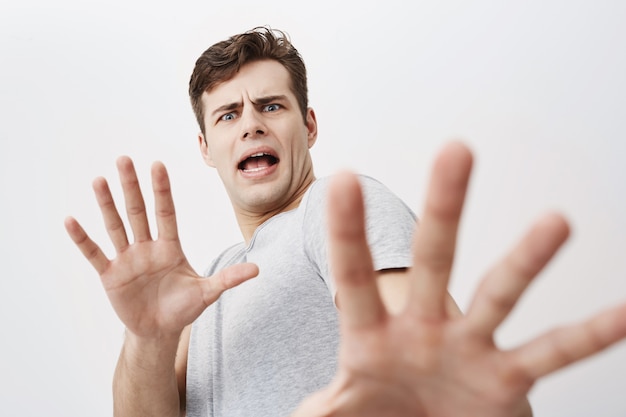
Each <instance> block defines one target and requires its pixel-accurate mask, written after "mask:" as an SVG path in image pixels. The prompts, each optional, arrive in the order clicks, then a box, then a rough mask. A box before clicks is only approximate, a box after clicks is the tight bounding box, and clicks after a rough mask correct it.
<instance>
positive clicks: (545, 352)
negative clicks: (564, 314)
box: [508, 304, 626, 380]
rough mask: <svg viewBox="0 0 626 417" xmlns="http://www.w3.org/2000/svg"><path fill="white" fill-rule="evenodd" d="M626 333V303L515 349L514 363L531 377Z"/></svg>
mask: <svg viewBox="0 0 626 417" xmlns="http://www.w3.org/2000/svg"><path fill="white" fill-rule="evenodd" d="M624 337H626V304H624V305H621V306H619V307H616V308H613V309H611V310H607V311H605V312H603V313H600V314H598V315H596V316H595V317H593V318H592V319H590V320H588V321H586V322H584V323H581V324H577V325H573V326H569V327H564V328H560V329H556V330H553V331H552V332H550V333H547V334H545V335H543V336H540V337H539V338H537V339H535V340H533V341H531V342H529V343H527V344H525V345H524V346H521V347H519V348H517V349H515V350H513V351H511V352H508V353H509V354H510V355H511V357H512V363H516V364H518V366H519V368H520V369H522V370H523V372H524V373H525V374H526V375H527V376H528V377H529V378H531V379H533V380H536V379H538V378H540V377H542V376H545V375H547V374H549V373H552V372H554V371H556V370H558V369H561V368H563V367H565V366H567V365H569V364H571V363H574V362H577V361H579V360H581V359H583V358H586V357H588V356H590V355H593V354H594V353H598V352H600V351H601V350H603V349H605V348H607V347H609V346H611V345H612V344H614V343H615V342H618V341H620V340H622V339H624Z"/></svg>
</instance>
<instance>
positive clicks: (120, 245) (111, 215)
mask: <svg viewBox="0 0 626 417" xmlns="http://www.w3.org/2000/svg"><path fill="white" fill-rule="evenodd" d="M93 190H94V192H95V193H96V201H97V202H98V205H99V206H100V212H101V213H102V218H103V219H104V226H105V227H106V230H107V233H108V234H109V237H110V238H111V242H113V247H115V250H116V251H117V252H120V251H122V250H123V249H124V248H126V247H127V246H128V236H127V235H126V229H125V228H124V223H123V222H122V218H121V217H120V215H119V213H118V211H117V208H116V207H115V202H114V201H113V197H112V196H111V190H110V189H109V184H108V183H107V181H106V180H105V179H104V178H102V177H99V178H96V179H95V180H94V181H93Z"/></svg>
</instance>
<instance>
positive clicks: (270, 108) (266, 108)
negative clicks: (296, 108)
mask: <svg viewBox="0 0 626 417" xmlns="http://www.w3.org/2000/svg"><path fill="white" fill-rule="evenodd" d="M280 109H281V106H280V104H268V105H267V106H263V111H264V112H268V113H271V112H275V111H278V110H280Z"/></svg>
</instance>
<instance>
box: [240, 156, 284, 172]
mask: <svg viewBox="0 0 626 417" xmlns="http://www.w3.org/2000/svg"><path fill="white" fill-rule="evenodd" d="M277 163H278V158H276V157H275V156H274V155H271V154H269V153H266V152H258V153H255V154H252V155H250V156H249V157H247V158H245V159H244V160H243V161H241V162H240V163H239V165H238V166H237V167H238V168H239V169H240V170H241V171H244V172H256V171H261V170H263V169H266V168H269V167H271V166H272V165H276V164H277Z"/></svg>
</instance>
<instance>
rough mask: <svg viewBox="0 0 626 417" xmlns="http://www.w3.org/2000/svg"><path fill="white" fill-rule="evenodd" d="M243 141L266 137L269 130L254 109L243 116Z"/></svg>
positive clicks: (245, 112)
mask: <svg viewBox="0 0 626 417" xmlns="http://www.w3.org/2000/svg"><path fill="white" fill-rule="evenodd" d="M242 118H243V120H242V124H241V125H242V135H241V137H242V139H255V138H257V137H260V136H263V135H265V133H266V132H267V128H266V126H265V125H264V123H263V120H262V119H261V117H260V115H259V114H257V112H256V111H255V110H253V109H248V110H247V111H244V114H243V115H242Z"/></svg>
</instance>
